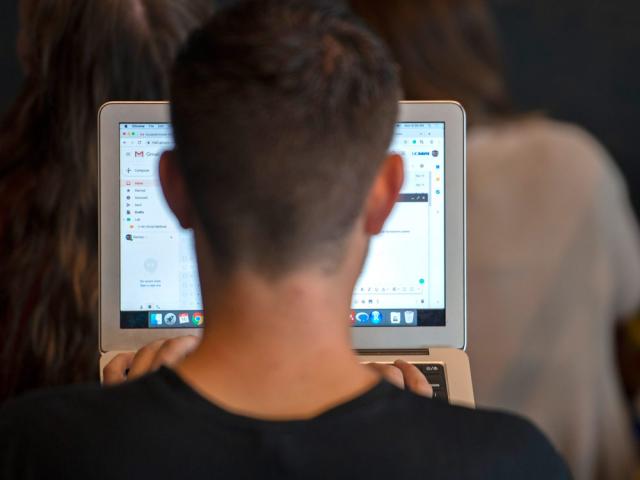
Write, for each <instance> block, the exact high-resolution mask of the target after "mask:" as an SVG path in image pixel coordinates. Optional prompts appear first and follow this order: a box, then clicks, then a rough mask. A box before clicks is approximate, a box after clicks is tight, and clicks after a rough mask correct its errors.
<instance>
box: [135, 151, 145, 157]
mask: <svg viewBox="0 0 640 480" xmlns="http://www.w3.org/2000/svg"><path fill="white" fill-rule="evenodd" d="M134 157H135V158H142V157H144V151H142V150H140V151H137V150H136V152H135V153H134Z"/></svg>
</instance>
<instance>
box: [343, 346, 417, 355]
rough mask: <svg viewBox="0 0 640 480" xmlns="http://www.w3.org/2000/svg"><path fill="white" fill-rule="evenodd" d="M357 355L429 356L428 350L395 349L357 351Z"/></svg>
mask: <svg viewBox="0 0 640 480" xmlns="http://www.w3.org/2000/svg"><path fill="white" fill-rule="evenodd" d="M356 352H357V353H358V355H399V356H404V355H429V349H428V348H395V349H388V350H377V349H376V350H373V349H371V350H369V349H358V350H356Z"/></svg>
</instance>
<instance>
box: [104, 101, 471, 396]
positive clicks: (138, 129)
mask: <svg viewBox="0 0 640 480" xmlns="http://www.w3.org/2000/svg"><path fill="white" fill-rule="evenodd" d="M98 122H99V154H100V352H101V361H100V367H101V371H102V368H103V366H104V365H106V363H108V361H109V360H110V359H111V358H113V356H115V355H116V354H118V353H120V352H123V351H134V350H137V349H139V348H140V347H142V346H144V345H146V344H147V343H149V342H152V341H154V340H158V339H164V338H171V337H175V336H178V335H187V334H191V335H193V334H198V332H199V331H200V329H201V328H202V326H203V324H204V323H205V322H206V321H208V320H207V318H206V316H205V312H204V311H203V308H202V297H201V294H200V289H199V282H198V273H197V265H196V258H195V254H194V249H193V237H192V233H191V232H190V231H187V230H183V229H182V228H181V227H180V225H179V224H178V222H177V220H176V219H175V217H174V216H173V214H172V213H171V211H170V210H169V208H168V206H167V204H166V202H165V200H164V197H163V194H162V190H161V187H160V183H159V180H158V171H157V170H158V160H159V157H160V155H161V153H162V152H163V151H164V150H166V149H169V148H171V147H172V146H173V138H172V130H171V125H170V117H169V105H168V103H166V102H114V103H108V104H105V105H104V106H103V107H102V108H101V110H100V112H99V116H98ZM465 128H466V126H465V113H464V110H463V108H462V107H461V106H460V105H459V104H458V103H456V102H401V104H400V113H399V118H398V122H397V124H396V128H395V133H394V136H393V141H392V144H391V145H390V147H389V148H390V150H392V151H395V152H397V153H399V154H401V155H402V156H403V158H404V161H405V183H404V185H403V187H402V190H401V193H400V196H399V199H398V202H397V204H396V206H395V207H394V209H393V211H392V213H391V215H390V217H389V219H388V220H387V222H386V224H385V227H384V230H383V232H382V233H381V234H380V235H378V236H376V237H375V238H373V240H372V242H371V246H370V249H369V254H368V257H367V260H366V262H365V265H364V269H363V272H362V274H361V276H360V278H359V280H358V282H357V284H356V286H355V290H354V292H353V300H352V311H351V314H350V318H349V319H345V321H350V322H351V324H352V327H353V328H352V329H351V330H352V337H353V345H354V348H355V349H356V350H357V352H358V353H359V355H360V358H361V360H362V361H363V362H380V363H391V362H393V361H395V360H396V359H399V358H400V359H404V360H406V361H408V362H410V363H413V364H416V366H418V368H419V369H420V370H421V371H422V372H423V373H424V374H425V375H426V376H427V378H428V379H429V381H430V383H431V384H432V386H433V389H434V398H437V399H440V400H442V401H446V402H450V403H454V404H460V405H465V406H473V405H474V398H473V389H472V384H471V372H470V368H469V360H468V357H467V354H466V353H465V346H466V254H465V251H466V244H465V243H466V242H465V210H466V209H465Z"/></svg>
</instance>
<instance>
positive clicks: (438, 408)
mask: <svg viewBox="0 0 640 480" xmlns="http://www.w3.org/2000/svg"><path fill="white" fill-rule="evenodd" d="M407 401H408V402H409V403H410V404H411V408H410V409H409V410H410V411H412V412H413V416H414V421H415V419H418V422H417V425H418V428H419V429H420V430H422V431H427V429H434V430H435V431H437V432H439V433H438V435H439V436H440V437H441V441H442V442H443V443H444V444H448V446H449V448H452V449H455V450H456V451H457V452H459V453H460V455H462V456H464V457H465V458H466V459H467V460H468V461H467V462H465V464H466V465H465V467H464V468H466V469H469V471H464V472H462V471H461V472H459V473H460V476H461V477H463V476H465V475H467V474H471V473H472V471H473V472H475V474H477V475H478V477H479V478H522V479H527V478H548V479H565V478H570V475H569V473H568V470H567V467H566V465H565V463H564V461H563V460H562V458H561V457H560V456H559V455H558V453H557V452H556V450H555V449H554V447H553V446H552V445H551V443H550V442H549V440H548V439H547V438H546V437H545V436H544V435H543V434H542V433H541V432H540V430H538V428H536V427H535V426H534V425H533V424H532V423H531V422H529V421H528V420H526V419H524V418H522V417H519V416H516V415H511V414H507V413H503V412H497V411H490V410H482V409H478V410H474V409H469V408H464V407H457V406H451V405H446V404H440V403H439V402H434V401H430V400H428V399H423V398H420V397H416V396H413V398H412V399H409V400H407ZM461 468H462V467H461Z"/></svg>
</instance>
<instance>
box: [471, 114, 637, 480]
mask: <svg viewBox="0 0 640 480" xmlns="http://www.w3.org/2000/svg"><path fill="white" fill-rule="evenodd" d="M468 255H469V263H468V275H469V278H468V288H469V292H468V293H469V320H468V325H469V335H468V345H469V349H468V351H469V355H470V358H471V366H472V375H473V381H474V388H475V393H476V400H477V402H478V404H479V405H480V406H489V407H498V408H502V409H507V410H510V411H513V412H517V413H519V414H522V415H524V416H526V417H528V418H530V419H532V420H533V421H534V422H535V423H536V424H537V425H538V426H539V427H540V428H541V429H542V430H543V431H544V432H545V433H546V434H547V435H548V436H549V438H550V439H551V440H552V442H553V443H554V444H555V445H556V447H557V448H558V450H559V451H560V453H561V454H563V456H564V457H565V459H566V460H567V462H568V463H569V465H570V467H571V469H572V471H573V474H574V475H575V477H576V478H577V479H591V478H611V479H619V478H629V476H630V475H631V472H632V470H633V468H634V465H635V457H634V453H633V449H634V443H633V439H632V435H631V430H630V425H631V421H630V418H629V415H628V412H627V411H626V409H625V406H624V403H623V398H622V391H621V385H620V382H619V379H618V374H617V372H616V366H615V358H614V339H613V333H614V320H615V319H616V318H620V317H621V316H623V315H624V314H625V313H628V312H629V311H630V310H632V309H633V308H635V307H637V306H638V304H639V303H640V239H639V235H638V229H637V225H636V222H635V219H634V216H633V214H632V211H631V208H630V206H629V202H628V199H627V194H626V189H625V185H624V182H623V180H622V178H621V176H620V174H619V173H618V170H617V169H616V167H615V165H614V163H613V162H612V160H611V159H610V157H609V155H608V154H607V152H606V151H605V150H604V149H603V148H602V147H601V146H600V145H599V144H598V143H597V142H596V141H595V140H594V139H593V138H592V137H591V136H589V135H588V134H587V133H586V132H584V131H583V130H581V129H579V128H577V127H575V126H571V125H568V124H562V123H558V122H552V121H549V120H544V119H528V120H521V121H517V122H512V123H508V124H503V125H501V126H493V127H478V128H476V129H474V130H472V131H471V132H470V134H469V139H468Z"/></svg>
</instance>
